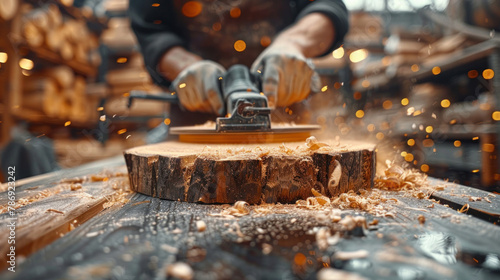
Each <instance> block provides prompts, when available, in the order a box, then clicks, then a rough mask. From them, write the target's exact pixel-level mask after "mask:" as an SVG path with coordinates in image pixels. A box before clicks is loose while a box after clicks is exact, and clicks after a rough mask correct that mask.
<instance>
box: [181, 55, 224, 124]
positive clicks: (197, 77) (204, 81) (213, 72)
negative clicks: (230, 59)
mask: <svg viewBox="0 0 500 280" xmlns="http://www.w3.org/2000/svg"><path fill="white" fill-rule="evenodd" d="M225 72H226V69H224V67H222V65H220V64H218V63H215V62H213V61H210V60H201V61H198V62H196V63H194V64H192V65H190V66H188V67H187V68H186V69H184V70H183V71H182V72H181V73H179V75H178V76H177V78H175V80H174V81H173V82H172V85H173V86H174V88H175V91H176V92H177V96H179V101H180V102H181V105H182V106H183V107H184V108H186V109H188V110H189V111H198V112H205V113H215V114H217V115H222V114H223V113H224V103H223V101H222V93H221V90H220V88H219V77H221V76H223V75H224V73H225Z"/></svg>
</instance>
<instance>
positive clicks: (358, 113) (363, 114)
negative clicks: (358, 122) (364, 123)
mask: <svg viewBox="0 0 500 280" xmlns="http://www.w3.org/2000/svg"><path fill="white" fill-rule="evenodd" d="M364 116H365V112H364V111H363V110H357V111H356V117H357V118H358V119H361V118H362V117H364Z"/></svg>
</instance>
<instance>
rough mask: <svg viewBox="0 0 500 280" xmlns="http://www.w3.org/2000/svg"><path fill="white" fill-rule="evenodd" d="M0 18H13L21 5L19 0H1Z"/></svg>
mask: <svg viewBox="0 0 500 280" xmlns="http://www.w3.org/2000/svg"><path fill="white" fill-rule="evenodd" d="M0 7H2V8H1V9H0V19H2V20H5V21H7V20H11V19H12V18H13V17H14V15H15V14H16V12H17V8H18V7H19V0H0Z"/></svg>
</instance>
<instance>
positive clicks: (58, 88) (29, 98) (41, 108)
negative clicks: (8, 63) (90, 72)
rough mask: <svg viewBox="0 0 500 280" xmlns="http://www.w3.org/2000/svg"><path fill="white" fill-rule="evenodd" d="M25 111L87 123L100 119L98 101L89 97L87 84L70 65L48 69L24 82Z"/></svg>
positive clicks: (27, 78)
mask: <svg viewBox="0 0 500 280" xmlns="http://www.w3.org/2000/svg"><path fill="white" fill-rule="evenodd" d="M22 105H23V108H28V109H32V110H34V111H38V112H42V113H44V114H45V115H47V116H49V117H52V118H58V119H65V120H66V119H69V120H71V121H78V122H85V121H90V120H97V110H96V109H97V101H96V100H94V99H92V98H90V97H89V96H87V95H86V81H85V78H83V77H82V76H76V75H75V74H74V72H73V70H71V68H69V67H67V66H58V67H55V68H47V69H44V70H41V71H38V72H36V73H35V74H33V75H31V76H29V77H26V78H25V80H24V81H23V104H22Z"/></svg>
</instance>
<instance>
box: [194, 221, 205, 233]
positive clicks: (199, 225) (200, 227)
mask: <svg viewBox="0 0 500 280" xmlns="http://www.w3.org/2000/svg"><path fill="white" fill-rule="evenodd" d="M196 228H197V229H198V232H204V231H205V230H206V229H207V224H205V222H204V221H196Z"/></svg>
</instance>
